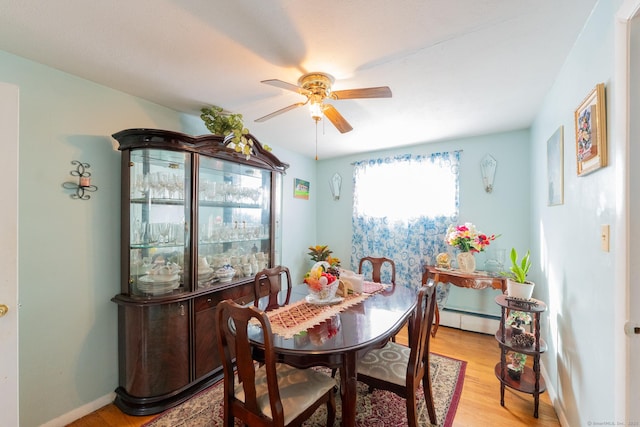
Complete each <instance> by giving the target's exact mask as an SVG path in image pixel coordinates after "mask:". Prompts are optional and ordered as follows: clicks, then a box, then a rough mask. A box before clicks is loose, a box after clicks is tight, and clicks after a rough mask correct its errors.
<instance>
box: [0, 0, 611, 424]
mask: <svg viewBox="0 0 640 427" xmlns="http://www.w3.org/2000/svg"><path fill="white" fill-rule="evenodd" d="M619 3H620V2H619V1H616V2H614V4H616V5H618V4H619ZM614 10H615V8H614V6H612V5H611V4H610V2H600V3H599V5H598V7H597V8H596V11H595V12H594V14H593V16H592V18H591V21H590V23H589V26H588V27H587V30H586V31H585V34H584V35H583V36H582V37H581V39H580V40H579V41H578V43H577V44H576V47H575V49H574V51H573V52H572V54H571V55H570V57H569V58H568V60H567V64H566V66H565V68H564V69H563V71H562V73H561V75H560V76H559V78H558V81H557V82H556V85H555V86H554V88H553V90H552V91H551V93H550V94H549V96H548V97H547V100H546V102H545V105H544V107H543V108H542V110H541V112H540V114H539V116H538V118H537V120H536V122H535V125H534V126H533V128H532V130H531V135H529V132H527V131H516V132H508V133H503V134H498V135H490V136H478V137H473V138H466V139H460V140H454V141H443V142H439V143H434V144H423V145H417V146H413V147H410V148H407V149H398V150H391V151H388V152H387V151H385V152H382V153H372V154H371V155H368V156H357V157H353V158H340V159H333V160H326V161H325V160H320V161H319V162H315V161H314V160H311V159H307V158H303V157H301V156H299V155H297V154H295V153H291V152H288V151H286V150H279V149H278V148H277V141H261V142H263V143H267V144H269V145H271V146H273V147H274V153H275V154H276V155H277V156H278V157H280V158H281V159H282V160H283V161H285V162H288V163H290V164H291V168H290V169H289V170H288V171H287V175H286V176H285V179H284V198H283V205H284V215H283V228H284V232H283V251H282V261H283V264H285V265H288V266H289V267H291V269H292V271H293V272H294V280H296V279H297V280H301V278H302V274H303V273H304V271H305V270H306V269H307V268H308V257H307V256H306V252H307V247H308V246H310V245H313V244H319V243H323V244H329V245H330V246H331V248H332V249H334V251H335V252H336V255H338V256H340V257H341V258H343V259H344V260H349V258H350V246H351V243H350V234H351V219H350V218H351V191H352V184H351V175H352V169H351V168H352V166H351V165H350V163H351V162H352V161H354V160H359V159H361V158H365V157H373V156H378V155H381V154H395V153H404V152H414V153H428V152H433V151H444V150H457V149H462V150H464V151H463V154H462V168H461V206H460V208H461V218H460V219H461V220H462V221H472V222H475V223H476V224H477V225H478V226H479V227H480V228H481V229H482V230H483V231H485V232H491V233H502V234H503V236H502V237H500V239H499V240H498V241H496V242H495V244H496V245H497V246H500V247H505V248H509V247H511V246H516V247H518V248H520V247H522V248H525V247H529V246H530V247H531V248H532V250H533V254H534V261H535V262H536V264H535V269H534V271H533V273H532V278H533V279H534V281H536V283H537V286H536V296H537V297H539V298H542V299H545V300H548V301H549V302H550V303H551V306H552V309H551V310H550V311H549V313H548V315H549V316H550V317H549V318H547V317H545V323H544V325H543V326H544V331H543V334H544V335H545V336H546V337H548V341H550V351H549V353H548V354H547V355H545V358H544V360H545V367H546V368H547V370H548V371H549V373H550V376H551V384H550V385H552V386H553V387H555V388H556V391H557V393H558V395H559V403H560V405H561V409H562V410H563V411H565V412H566V414H567V418H568V420H569V422H570V423H569V425H582V424H584V422H586V421H587V420H589V419H591V420H607V419H609V418H610V417H609V415H610V414H611V408H612V407H613V399H614V398H615V394H614V393H612V392H611V390H612V384H611V380H610V379H609V378H610V377H611V376H612V375H611V370H612V368H611V366H610V363H609V360H608V358H607V354H608V353H609V352H608V349H609V348H610V347H611V345H612V342H611V338H610V330H611V323H612V321H611V317H612V311H613V310H614V307H613V306H612V303H613V302H612V300H611V298H610V297H609V295H608V293H607V292H606V291H603V289H602V287H603V286H609V285H612V284H611V281H610V275H611V273H612V267H611V260H612V259H613V258H614V257H615V253H609V254H605V253H602V252H600V251H599V226H600V224H601V223H611V225H612V227H615V224H613V223H612V221H613V218H612V217H611V211H612V204H613V200H612V198H611V192H610V188H609V186H610V185H611V182H613V179H612V176H613V174H614V166H609V167H607V168H605V169H603V170H601V171H598V172H596V173H594V174H592V175H590V176H588V177H584V178H577V177H576V176H575V162H574V158H575V146H574V139H573V111H574V109H575V107H576V106H577V105H578V104H579V103H580V101H581V100H582V99H583V98H584V96H585V95H586V94H587V93H588V92H589V90H590V89H591V88H592V87H593V86H594V85H595V83H597V82H605V83H606V84H607V85H608V86H609V85H611V84H612V83H613V82H611V77H610V76H611V75H612V66H611V62H612V51H613V42H612V36H611V31H612V25H613V12H614ZM0 65H1V66H0V80H1V81H6V82H9V83H13V84H16V85H17V86H19V87H20V91H21V95H20V103H21V107H20V119H21V120H20V123H21V125H20V161H19V168H20V176H19V179H20V183H19V185H20V189H19V190H20V201H19V209H20V224H19V245H20V252H19V292H20V303H21V308H20V316H19V321H20V388H21V390H20V400H21V414H20V416H21V425H22V426H25V427H31V426H36V425H40V424H42V423H44V422H47V421H49V420H52V419H55V418H56V417H59V416H61V415H63V414H66V413H68V412H70V411H72V410H74V409H77V408H79V407H81V406H82V405H85V404H87V403H89V402H92V401H94V400H96V399H99V398H101V397H103V396H105V395H108V394H109V393H110V392H112V391H113V389H114V388H115V387H116V386H117V381H118V380H117V317H116V306H115V304H114V303H112V302H111V301H110V299H111V297H113V295H115V294H116V293H117V292H118V291H119V284H118V281H119V269H120V266H119V251H120V242H119V226H120V225H119V209H120V187H119V180H120V171H119V157H120V156H119V152H117V151H115V150H114V147H113V144H114V142H113V141H112V140H111V139H110V137H109V135H111V134H112V133H114V132H116V131H119V130H121V129H125V128H130V127H157V128H164V129H172V130H178V131H185V132H188V133H194V134H198V133H204V132H205V130H204V128H201V130H200V131H196V129H197V127H198V126H201V125H200V124H199V123H198V119H197V117H196V118H193V117H184V116H181V115H179V114H177V113H176V112H174V111H171V110H168V109H165V108H162V107H159V106H157V105H155V104H152V103H149V102H146V101H144V100H141V99H139V98H135V97H132V96H129V95H126V94H124V93H121V92H118V91H114V90H111V89H107V88H105V87H103V86H99V85H96V84H93V83H91V82H88V81H86V80H82V79H79V78H77V77H74V76H71V75H68V74H65V73H62V72H59V71H56V70H53V69H51V68H47V67H43V66H41V65H38V64H35V63H33V62H31V61H28V60H25V59H22V58H19V57H16V56H13V55H10V54H7V53H4V52H0ZM196 123H198V124H196ZM559 125H564V126H565V148H564V152H565V160H564V162H565V204H564V205H562V206H558V207H553V208H549V207H547V206H546V197H547V196H546V176H545V171H546V168H545V164H546V151H545V150H546V140H547V139H548V137H549V136H550V135H551V134H552V133H553V131H555V129H556V128H557V127H558V126H559ZM529 140H530V141H531V142H529ZM486 153H490V154H491V155H493V156H494V157H495V158H496V159H497V160H498V171H497V175H496V184H495V190H494V193H492V194H486V193H485V192H484V191H483V189H482V187H481V184H480V172H479V161H480V159H481V158H482V156H484V154H486ZM611 157H612V156H611ZM74 159H77V160H81V161H84V162H89V163H90V164H91V166H92V168H91V172H92V173H93V182H94V183H95V184H96V185H97V186H98V187H99V190H98V192H97V193H94V194H93V195H92V199H91V200H90V201H75V200H71V199H70V198H69V197H68V195H67V194H66V193H65V192H64V191H63V190H62V188H61V183H62V182H64V181H66V180H69V179H70V178H71V177H70V176H69V171H70V170H71V169H72V166H71V164H70V161H71V160H74ZM336 171H337V172H339V173H340V174H342V176H343V196H342V197H341V200H340V201H337V202H334V201H333V200H331V196H330V192H329V188H328V178H329V177H330V176H331V175H332V174H333V173H334V172H336ZM294 178H301V179H305V180H308V181H310V182H311V189H310V200H308V201H304V200H299V199H294V198H293V195H292V193H293V179H294ZM528 192H530V196H529V195H528V194H527V193H528ZM316 225H317V226H316ZM577 250H578V251H579V252H578V254H576V251H577ZM603 284H605V285H603ZM483 292H484V293H485V294H486V295H479V294H482V292H476V291H468V290H461V291H460V292H457V291H456V292H455V293H454V295H452V297H451V300H450V304H452V305H456V306H459V307H461V308H465V309H471V310H477V311H484V310H487V311H491V307H492V297H493V294H492V292H493V291H483ZM456 294H459V295H456ZM594 337H598V348H599V349H604V351H597V350H596V351H594V346H593V345H594V344H593V343H594V341H593V340H594ZM556 351H558V352H559V353H558V354H557V356H556ZM496 386H497V385H496ZM496 404H497V403H496ZM578 409H579V410H580V413H581V414H582V415H580V413H578Z"/></svg>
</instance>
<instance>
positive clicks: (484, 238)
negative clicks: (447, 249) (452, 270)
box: [445, 222, 499, 273]
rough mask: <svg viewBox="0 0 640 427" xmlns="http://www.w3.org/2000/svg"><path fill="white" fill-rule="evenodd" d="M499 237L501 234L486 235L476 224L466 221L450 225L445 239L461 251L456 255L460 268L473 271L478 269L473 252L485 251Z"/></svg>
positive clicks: (467, 271) (464, 270) (468, 271)
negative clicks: (461, 223)
mask: <svg viewBox="0 0 640 427" xmlns="http://www.w3.org/2000/svg"><path fill="white" fill-rule="evenodd" d="M497 237H499V236H496V235H495V234H492V235H486V234H484V233H482V232H479V231H478V230H477V229H476V226H475V225H473V224H472V223H470V222H465V223H464V224H463V225H453V224H452V225H450V226H449V228H447V234H446V236H445V241H446V242H447V244H448V245H449V246H453V247H454V248H457V249H458V250H459V251H460V252H459V253H458V255H457V257H456V259H457V261H458V268H460V270H461V271H463V272H466V273H471V272H473V271H475V269H476V262H475V258H474V257H473V254H474V253H477V252H482V251H484V249H485V248H486V247H487V246H489V245H490V244H491V241H492V240H495V239H496V238H497Z"/></svg>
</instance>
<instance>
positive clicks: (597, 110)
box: [575, 83, 607, 176]
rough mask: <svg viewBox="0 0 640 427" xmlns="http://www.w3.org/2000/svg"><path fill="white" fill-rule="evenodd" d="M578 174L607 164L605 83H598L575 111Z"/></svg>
mask: <svg viewBox="0 0 640 427" xmlns="http://www.w3.org/2000/svg"><path fill="white" fill-rule="evenodd" d="M575 125H576V162H577V166H578V169H577V173H578V176H583V175H587V174H589V173H591V172H594V171H596V170H598V169H600V168H602V167H604V166H606V165H607V107H606V103H605V90H604V83H598V84H597V85H596V87H595V88H593V90H592V91H591V92H590V93H589V95H588V96H587V97H586V98H585V100H584V101H582V103H581V104H580V106H579V107H578V109H577V110H576V112H575Z"/></svg>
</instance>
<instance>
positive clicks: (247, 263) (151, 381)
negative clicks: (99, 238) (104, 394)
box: [112, 129, 288, 415]
mask: <svg viewBox="0 0 640 427" xmlns="http://www.w3.org/2000/svg"><path fill="white" fill-rule="evenodd" d="M249 136H250V137H251V138H252V139H253V141H254V146H253V149H252V151H253V152H252V154H251V155H250V157H249V158H248V159H247V158H246V157H245V156H244V155H243V154H241V153H236V152H235V151H233V150H231V149H229V148H227V147H226V145H225V143H224V140H223V138H222V137H221V136H216V135H203V136H195V137H194V136H189V135H185V134H182V133H178V132H171V131H165V130H157V129H128V130H123V131H121V132H118V133H116V134H114V135H113V137H114V138H115V139H116V140H117V141H118V142H119V144H120V145H119V150H120V151H121V152H122V163H121V168H122V207H121V211H122V221H121V222H122V226H121V233H122V236H121V240H122V248H121V265H122V267H121V288H120V293H119V294H118V295H116V296H114V298H113V299H112V301H114V302H115V303H116V304H118V350H119V386H118V388H117V389H116V398H115V404H116V405H117V406H118V407H119V408H120V409H121V410H122V411H123V412H125V413H127V414H131V415H148V414H154V413H158V412H161V411H164V410H166V409H167V408H170V407H172V406H175V405H177V404H179V403H181V402H183V401H184V400H186V399H188V398H189V397H190V396H192V395H193V394H194V393H196V392H198V391H200V390H202V389H204V388H206V387H208V386H209V385H211V384H212V383H214V382H215V381H217V380H218V379H219V378H221V376H222V369H221V363H220V356H219V355H218V350H217V342H216V333H215V331H216V329H217V327H216V324H215V316H214V314H215V308H216V305H217V304H218V302H220V301H222V300H224V299H227V298H232V299H234V300H236V301H239V302H241V303H246V302H249V301H251V300H253V279H254V275H255V273H256V272H257V271H258V270H260V269H262V268H267V267H272V266H273V265H277V264H279V263H280V259H279V258H280V246H281V228H280V217H281V212H280V210H281V204H282V176H283V174H284V172H285V170H286V169H287V167H288V165H287V164H285V163H282V162H281V161H280V160H278V158H276V157H275V156H274V155H273V154H271V152H269V151H267V150H265V149H264V148H263V147H262V145H261V144H260V143H259V142H258V141H257V140H256V139H255V138H254V137H253V136H251V135H249Z"/></svg>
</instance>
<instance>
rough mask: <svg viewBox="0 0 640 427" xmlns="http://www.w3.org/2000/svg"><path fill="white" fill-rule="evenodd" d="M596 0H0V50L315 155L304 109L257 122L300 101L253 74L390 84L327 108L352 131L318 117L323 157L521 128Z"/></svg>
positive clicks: (347, 84)
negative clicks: (221, 111)
mask: <svg viewBox="0 0 640 427" xmlns="http://www.w3.org/2000/svg"><path fill="white" fill-rule="evenodd" d="M596 1H597V0H453V1H452V0H395V1H391V0H325V1H315V2H314V1H308V0H307V1H303V0H271V1H269V0H233V1H222V0H218V1H216V0H103V1H86V0H56V1H42V0H0V49H2V50H5V51H7V52H11V53H14V54H17V55H20V56H23V57H26V58H30V59H33V60H35V61H37V62H40V63H43V64H46V65H49V66H51V67H54V68H57V69H60V70H63V71H66V72H68V73H71V74H74V75H77V76H80V77H83V78H85V79H88V80H91V81H94V82H97V83H100V84H103V85H105V86H109V87H112V88H115V89H118V90H121V91H123V92H126V93H129V94H132V95H135V96H139V97H141V98H145V99H147V100H150V101H152V102H155V103H157V104H160V105H163V106H166V107H169V108H172V109H175V110H178V111H182V112H185V113H191V114H198V112H199V110H200V108H201V107H202V106H206V105H211V104H215V105H219V106H221V107H224V108H225V109H227V110H229V111H233V112H237V113H241V114H243V116H244V120H245V125H246V126H247V127H248V128H249V130H250V131H251V133H252V134H253V135H255V136H256V138H257V139H258V140H260V141H261V142H263V143H266V144H269V145H276V146H280V147H283V148H287V149H289V150H292V151H295V152H298V153H302V154H304V155H307V156H310V157H312V156H314V155H315V135H316V129H315V125H314V122H313V120H312V119H311V118H310V117H309V114H308V110H307V108H306V107H302V108H297V109H295V110H292V111H289V112H287V113H284V114H282V115H279V116H277V117H275V118H272V119H271V120H268V121H266V122H264V123H255V122H254V120H255V119H256V118H258V117H261V116H264V115H266V114H268V113H271V112H273V111H275V110H278V109H280V108H283V107H285V106H288V105H290V104H293V103H296V102H299V101H304V100H305V98H304V97H303V96H301V95H298V94H296V93H294V92H290V91H286V90H282V89H278V88H275V87H272V86H268V85H265V84H262V83H260V81H261V80H265V79H280V80H284V81H286V82H290V83H293V84H296V82H297V80H298V77H300V75H302V74H303V73H305V72H309V71H323V72H327V73H329V74H332V75H333V76H334V77H335V78H336V82H335V84H334V86H333V89H334V90H341V89H351V88H361V87H371V86H385V85H386V86H389V87H390V88H391V90H392V92H393V98H391V99H362V100H340V101H331V102H332V103H333V105H334V106H335V107H336V108H337V109H338V110H339V111H340V113H341V114H342V115H343V116H344V117H345V118H346V119H347V120H348V121H349V123H350V124H351V125H352V126H353V128H354V130H353V131H351V132H349V133H346V134H340V133H339V132H338V131H337V130H336V129H335V128H334V127H333V126H332V125H331V123H330V122H328V121H327V120H322V121H321V122H320V123H319V126H318V154H319V157H320V158H321V159H323V158H324V159H326V158H330V157H336V156H342V155H347V154H352V153H357V152H363V151H371V150H376V149H382V148H388V147H394V146H402V145H409V144H417V143H424V142H430V141H436V140H442V139H450V138H456V137H464V136H472V135H481V134H487V133H494V132H501V131H508V130H514V129H524V128H527V127H529V125H530V124H531V122H532V120H533V118H534V115H535V113H536V111H537V110H538V108H539V106H540V105H541V103H542V101H543V98H544V96H545V94H546V93H547V91H548V90H549V88H550V87H551V85H552V84H553V81H554V78H555V76H556V74H557V73H558V71H559V70H560V68H561V67H562V65H563V63H564V60H565V58H566V56H567V54H568V52H569V50H570V49H571V47H572V45H573V43H574V42H575V40H576V38H577V36H578V34H579V33H580V31H581V29H582V27H583V25H584V23H585V21H586V19H587V18H588V16H589V14H590V13H591V10H592V9H593V7H594V5H595V3H596ZM118 130H120V129H114V132H115V131H118ZM276 154H277V153H276Z"/></svg>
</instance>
